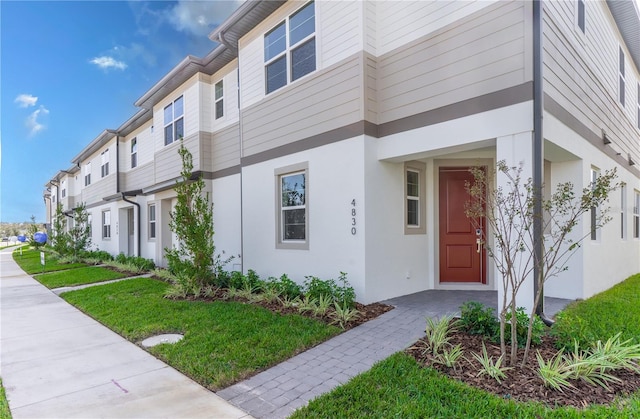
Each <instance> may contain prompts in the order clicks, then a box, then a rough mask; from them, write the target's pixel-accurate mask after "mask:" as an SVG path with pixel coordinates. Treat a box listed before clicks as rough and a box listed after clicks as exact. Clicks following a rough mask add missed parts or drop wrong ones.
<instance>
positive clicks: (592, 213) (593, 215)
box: [589, 166, 601, 242]
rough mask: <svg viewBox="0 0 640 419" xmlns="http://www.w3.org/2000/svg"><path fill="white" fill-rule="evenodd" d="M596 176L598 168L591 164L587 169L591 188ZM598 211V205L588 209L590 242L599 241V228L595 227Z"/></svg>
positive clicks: (598, 173)
mask: <svg viewBox="0 0 640 419" xmlns="http://www.w3.org/2000/svg"><path fill="white" fill-rule="evenodd" d="M598 176H600V169H598V168H596V167H593V166H591V169H590V171H589V183H590V186H591V188H593V186H594V184H595V182H596V180H597V178H598ZM599 213H600V210H599V208H598V207H591V209H590V210H589V230H590V239H591V241H592V242H598V241H600V230H601V229H599V228H597V226H596V219H597V218H598V215H599Z"/></svg>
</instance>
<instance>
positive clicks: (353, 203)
mask: <svg viewBox="0 0 640 419" xmlns="http://www.w3.org/2000/svg"><path fill="white" fill-rule="evenodd" d="M351 234H352V235H353V236H355V235H356V200H355V198H354V199H352V200H351Z"/></svg>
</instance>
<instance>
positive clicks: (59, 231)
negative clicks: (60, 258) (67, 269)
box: [51, 203, 70, 255]
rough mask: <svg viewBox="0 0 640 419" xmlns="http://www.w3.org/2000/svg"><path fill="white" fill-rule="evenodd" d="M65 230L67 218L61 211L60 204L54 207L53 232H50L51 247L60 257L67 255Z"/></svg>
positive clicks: (67, 237)
mask: <svg viewBox="0 0 640 419" xmlns="http://www.w3.org/2000/svg"><path fill="white" fill-rule="evenodd" d="M66 229H67V216H66V215H64V212H63V211H62V204H60V203H58V205H57V206H56V213H55V215H54V216H53V229H52V230H53V231H52V232H51V233H52V234H51V245H52V247H53V250H55V251H56V252H57V253H58V254H60V255H65V254H67V253H68V252H69V251H70V249H69V234H68V233H67V232H66V231H65V230H66Z"/></svg>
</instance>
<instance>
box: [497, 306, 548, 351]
mask: <svg viewBox="0 0 640 419" xmlns="http://www.w3.org/2000/svg"><path fill="white" fill-rule="evenodd" d="M528 328H529V315H528V314H527V313H526V312H525V311H524V307H518V309H517V310H516V334H517V336H518V347H520V348H524V346H525V345H526V344H527V329H528ZM544 332H545V327H544V323H542V320H540V318H539V317H537V316H536V317H535V318H534V319H533V329H532V330H531V344H533V345H540V344H541V343H542V336H544ZM504 335H505V336H511V310H509V311H508V312H507V317H506V323H505V328H504ZM493 337H494V340H495V341H496V342H500V332H499V331H497V330H496V333H495V334H494V336H493Z"/></svg>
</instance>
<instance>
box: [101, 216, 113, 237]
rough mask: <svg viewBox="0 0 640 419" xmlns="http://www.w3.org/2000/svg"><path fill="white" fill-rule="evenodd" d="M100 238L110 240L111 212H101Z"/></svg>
mask: <svg viewBox="0 0 640 419" xmlns="http://www.w3.org/2000/svg"><path fill="white" fill-rule="evenodd" d="M102 238H103V239H110V238H111V211H108V210H107V211H102Z"/></svg>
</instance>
